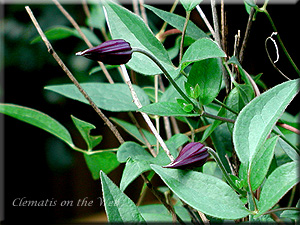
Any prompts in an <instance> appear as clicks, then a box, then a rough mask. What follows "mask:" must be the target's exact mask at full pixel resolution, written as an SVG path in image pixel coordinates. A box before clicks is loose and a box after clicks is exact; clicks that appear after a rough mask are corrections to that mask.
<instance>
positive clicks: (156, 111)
mask: <svg viewBox="0 0 300 225" xmlns="http://www.w3.org/2000/svg"><path fill="white" fill-rule="evenodd" d="M138 111H140V112H144V113H147V114H152V115H158V116H200V114H199V113H188V112H186V111H184V110H183V109H182V108H181V107H180V105H179V104H178V103H174V102H157V103H153V104H150V105H146V106H143V107H142V108H140V109H139V110H138Z"/></svg>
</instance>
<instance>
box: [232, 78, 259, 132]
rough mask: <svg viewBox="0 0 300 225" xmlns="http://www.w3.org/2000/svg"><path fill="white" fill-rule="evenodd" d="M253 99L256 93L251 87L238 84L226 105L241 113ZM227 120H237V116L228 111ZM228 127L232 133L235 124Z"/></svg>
mask: <svg viewBox="0 0 300 225" xmlns="http://www.w3.org/2000/svg"><path fill="white" fill-rule="evenodd" d="M253 98H254V92H253V89H252V87H251V86H249V85H246V84H237V86H236V87H234V88H233V89H232V90H231V91H230V93H229V95H228V97H227V99H226V105H227V106H228V107H229V108H231V109H232V110H234V111H235V112H237V113H239V112H240V111H241V110H242V109H243V108H244V106H245V105H247V104H248V103H249V102H250V101H251V100H252V99H253ZM226 118H228V119H232V120H236V118H237V115H236V114H235V113H232V112H230V111H229V110H226ZM227 125H228V128H229V130H230V131H231V132H232V130H233V124H229V123H228V124H227Z"/></svg>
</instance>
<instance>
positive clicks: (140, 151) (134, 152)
mask: <svg viewBox="0 0 300 225" xmlns="http://www.w3.org/2000/svg"><path fill="white" fill-rule="evenodd" d="M117 157H118V160H119V162H126V161H127V160H128V159H129V158H132V159H133V160H144V161H151V160H153V159H154V157H153V156H152V155H150V153H149V152H147V151H146V150H145V149H144V148H142V146H140V145H139V144H137V143H135V142H132V141H126V142H124V143H123V144H122V145H121V146H120V147H119V149H118V152H117Z"/></svg>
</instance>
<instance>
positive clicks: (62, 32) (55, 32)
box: [31, 26, 101, 45]
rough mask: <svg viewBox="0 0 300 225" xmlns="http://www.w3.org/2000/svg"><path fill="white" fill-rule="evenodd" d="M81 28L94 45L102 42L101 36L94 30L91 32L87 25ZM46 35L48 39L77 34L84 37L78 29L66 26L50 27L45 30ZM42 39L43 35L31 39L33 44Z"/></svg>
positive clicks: (58, 38) (76, 35)
mask: <svg viewBox="0 0 300 225" xmlns="http://www.w3.org/2000/svg"><path fill="white" fill-rule="evenodd" d="M80 29H81V31H82V33H83V34H84V35H85V36H86V37H87V39H88V40H89V41H90V42H91V43H92V44H93V45H99V44H100V43H101V42H100V40H99V38H98V37H97V36H96V35H95V34H94V33H93V32H91V30H89V29H87V28H86V27H80ZM45 35H46V37H47V39H48V40H60V39H64V38H68V37H70V36H75V37H78V38H80V39H82V37H81V35H80V34H79V33H78V31H77V30H76V29H71V28H69V27H65V26H55V27H53V28H50V29H49V30H47V31H46V32H45ZM41 40H42V38H41V36H37V37H36V38H34V39H33V40H32V41H31V43H32V44H33V43H36V42H39V41H41Z"/></svg>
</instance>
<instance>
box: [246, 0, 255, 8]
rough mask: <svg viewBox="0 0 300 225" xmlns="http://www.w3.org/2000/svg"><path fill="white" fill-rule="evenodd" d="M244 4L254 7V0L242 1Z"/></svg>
mask: <svg viewBox="0 0 300 225" xmlns="http://www.w3.org/2000/svg"><path fill="white" fill-rule="evenodd" d="M244 3H245V4H247V5H249V6H251V7H255V6H256V4H255V1H254V0H244Z"/></svg>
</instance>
